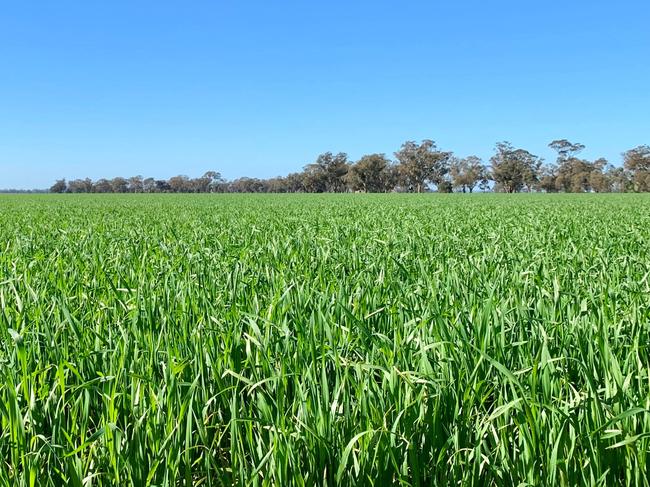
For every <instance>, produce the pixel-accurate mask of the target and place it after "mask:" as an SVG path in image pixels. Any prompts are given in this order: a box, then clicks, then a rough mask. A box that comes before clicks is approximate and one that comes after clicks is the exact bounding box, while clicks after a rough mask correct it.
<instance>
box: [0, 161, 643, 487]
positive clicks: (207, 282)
mask: <svg viewBox="0 0 650 487" xmlns="http://www.w3.org/2000/svg"><path fill="white" fill-rule="evenodd" d="M375 162H377V161H375ZM375 162H373V164H374V163H375ZM0 203H1V204H0V242H1V244H2V252H1V253H0V271H1V275H2V277H1V282H0V306H1V310H2V313H1V314H0V319H1V320H2V323H1V325H0V336H1V342H0V343H1V345H0V459H1V460H0V461H2V465H1V466H0V481H1V483H2V484H4V485H46V486H47V485H52V486H53V485H73V486H81V485H110V484H112V485H175V484H185V485H190V484H201V485H206V486H216V485H232V484H244V483H250V484H252V485H319V484H329V485H363V484H366V485H373V484H374V485H393V484H401V485H409V486H411V485H412V486H415V485H499V486H501V485H580V484H581V485H586V484H590V485H603V486H605V485H648V484H649V481H648V477H649V474H650V470H649V469H650V467H649V465H650V462H649V460H650V458H649V455H650V354H649V350H648V344H649V343H650V280H649V277H648V276H649V275H650V198H649V197H647V196H646V195H543V196H538V195H518V196H504V195H474V196H472V197H461V196H458V195H400V194H391V195H355V194H348V195H252V196H251V195H193V196H187V195H157V196H142V195H140V196H138V195H133V196H119V197H118V196H111V195H102V196H83V195H82V196H70V197H61V196H56V195H42V196H0Z"/></svg>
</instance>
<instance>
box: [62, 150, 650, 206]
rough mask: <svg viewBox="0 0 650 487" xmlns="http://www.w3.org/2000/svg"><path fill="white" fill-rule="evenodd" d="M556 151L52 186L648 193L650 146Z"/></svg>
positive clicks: (320, 161) (70, 189)
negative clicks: (614, 156) (616, 157)
mask: <svg viewBox="0 0 650 487" xmlns="http://www.w3.org/2000/svg"><path fill="white" fill-rule="evenodd" d="M549 147H550V148H552V149H553V150H554V151H555V152H556V153H557V158H556V161H555V162H554V163H551V164H545V163H544V160H543V159H542V158H541V157H538V156H536V155H534V154H532V153H531V152H529V151H527V150H525V149H521V148H516V147H514V146H513V145H512V144H510V143H509V142H499V143H498V144H496V147H495V152H494V155H493V156H492V157H491V158H490V160H489V163H487V164H486V163H484V161H483V160H481V159H480V158H479V157H477V156H468V157H462V158H461V157H456V156H455V155H454V154H453V153H452V152H446V151H442V150H440V149H439V148H438V147H437V145H436V143H435V142H433V141H432V140H423V141H422V142H420V143H416V142H413V141H407V142H405V143H404V144H402V146H401V148H400V150H398V151H397V152H395V153H394V156H395V159H394V160H391V159H389V158H388V157H386V155H385V154H368V155H364V156H363V157H361V158H360V159H359V160H358V161H350V160H349V158H348V156H347V154H345V153H344V152H339V153H338V154H333V153H331V152H325V153H324V154H321V155H319V156H318V158H317V159H316V160H315V161H314V162H313V163H311V164H307V165H306V166H304V168H303V170H302V171H301V172H297V173H292V174H288V175H287V176H278V177H275V178H270V179H259V178H249V177H242V178H238V179H235V180H233V181H226V180H225V179H224V178H222V177H221V174H220V173H218V172H216V171H208V172H206V173H205V174H204V175H203V176H201V177H199V178H190V177H188V176H182V175H180V176H174V177H172V178H170V179H154V178H143V177H142V176H133V177H129V178H124V177H116V178H113V179H110V180H109V179H99V180H96V181H92V180H91V179H89V178H86V179H75V180H71V181H66V180H65V179H60V180H58V181H56V183H54V185H53V186H52V187H51V188H50V192H52V193H344V192H366V193H386V192H393V191H399V192H414V193H422V192H426V191H431V190H433V189H435V190H436V191H438V192H444V193H449V192H452V191H459V192H463V193H465V192H469V193H471V192H473V191H474V190H476V189H477V188H478V189H479V190H481V191H487V190H491V191H497V192H506V193H515V192H520V191H543V192H571V193H576V192H598V193H606V192H646V191H650V146H647V145H641V146H638V147H636V148H634V149H630V150H628V151H626V152H624V153H623V165H622V166H613V165H612V164H610V163H609V162H608V161H607V160H605V159H603V158H600V159H596V160H594V161H590V160H587V159H583V158H581V157H579V154H580V152H581V151H582V150H583V149H584V148H585V146H584V145H582V144H577V143H572V142H569V141H568V140H566V139H561V140H554V141H553V142H551V143H550V144H549Z"/></svg>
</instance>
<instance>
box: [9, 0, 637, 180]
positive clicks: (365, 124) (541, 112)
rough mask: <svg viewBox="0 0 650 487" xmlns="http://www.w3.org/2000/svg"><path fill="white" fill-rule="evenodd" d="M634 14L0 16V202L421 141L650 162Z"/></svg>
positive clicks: (203, 5) (508, 4)
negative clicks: (11, 195)
mask: <svg viewBox="0 0 650 487" xmlns="http://www.w3.org/2000/svg"><path fill="white" fill-rule="evenodd" d="M649 18H650V2H647V1H627V2H626V1H622V2H612V1H607V2H606V1H598V0H595V1H564V2H559V1H546V2H541V1H538V2H529V1H521V0H520V1H517V2H515V1H489V2H479V1H471V2H470V1H454V2H451V1H448V2H424V1H403V2H397V1H394V2H388V1H382V0H375V1H357V2H351V1H348V2H344V1H328V2H318V3H317V2H306V1H301V2H298V1H296V2H287V1H276V2H269V1H264V2H263V1H256V2H245V1H241V0H240V1H223V2H219V1H209V2H208V1H205V2H202V1H189V2H180V1H173V2H172V1H161V0H158V1H145V0H138V1H133V0H131V1H118V0H113V1H111V2H100V1H91V0H86V1H83V2H82V1H69V0H61V1H57V2H49V1H48V2H46V1H33V2H5V3H4V4H3V5H2V6H1V10H0V187H4V188H7V187H13V188H33V187H49V186H50V185H51V184H52V182H53V181H54V179H56V178H58V177H66V178H68V179H71V178H77V177H86V176H89V177H92V178H99V177H114V176H117V175H124V176H129V175H135V174H141V175H144V176H154V177H170V176H172V175H175V174H187V175H189V176H199V175H201V174H202V173H203V172H204V171H205V170H208V169H214V170H218V171H220V172H221V173H222V174H223V175H224V176H225V177H227V178H230V179H232V178H235V177H238V176H258V177H270V176H274V175H278V174H286V173H288V172H292V171H297V170H299V169H300V168H301V167H302V166H303V165H305V164H307V163H309V162H312V161H313V160H314V159H315V158H316V156H317V155H318V154H319V153H321V152H324V151H328V150H330V151H344V152H347V153H348V154H349V155H350V156H351V157H352V158H358V157H359V156H361V155H362V154H364V153H371V152H385V153H387V154H391V155H392V153H393V152H394V151H395V150H397V149H398V148H399V146H400V144H401V143H402V142H403V141H405V140H407V139H412V140H420V139H423V138H430V139H433V140H435V141H436V142H437V143H438V145H439V146H440V147H441V148H442V149H445V150H453V151H454V152H455V153H457V154H459V155H469V154H476V155H479V156H480V157H482V158H484V159H485V160H487V159H488V158H489V157H490V155H491V153H492V149H493V147H494V144H495V142H497V141H500V140H509V141H511V142H512V143H513V144H514V145H516V146H520V147H524V148H526V149H528V150H530V151H531V152H534V153H536V154H538V155H542V156H544V157H546V158H547V159H548V158H552V154H551V153H550V152H549V150H548V149H547V148H546V145H547V144H548V142H550V141H551V140H553V139H556V138H568V139H569V140H572V141H575V142H581V143H583V144H585V145H586V146H587V150H586V151H585V152H584V155H585V156H586V157H590V158H596V157H600V156H604V157H607V158H608V159H610V161H611V162H614V163H616V164H618V163H620V153H621V152H622V151H624V150H626V149H629V148H632V147H634V146H636V145H640V144H650V88H649V87H650V23H649V20H648V19H649Z"/></svg>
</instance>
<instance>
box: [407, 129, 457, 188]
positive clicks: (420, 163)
mask: <svg viewBox="0 0 650 487" xmlns="http://www.w3.org/2000/svg"><path fill="white" fill-rule="evenodd" d="M395 157H396V158H397V161H398V164H397V172H398V175H399V180H400V184H401V185H402V186H403V187H404V189H406V190H407V191H412V192H415V193H422V192H423V191H425V190H426V189H427V186H428V185H429V184H435V185H436V186H437V185H440V184H441V183H442V182H443V181H444V178H445V176H446V175H447V173H449V162H450V159H451V157H452V153H451V152H443V151H440V150H439V149H438V147H437V146H436V143H435V142H434V141H432V140H428V139H425V140H423V141H422V143H420V144H417V143H416V142H413V141H410V140H409V141H406V142H404V143H403V144H402V147H401V148H400V150H399V151H397V152H395Z"/></svg>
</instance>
